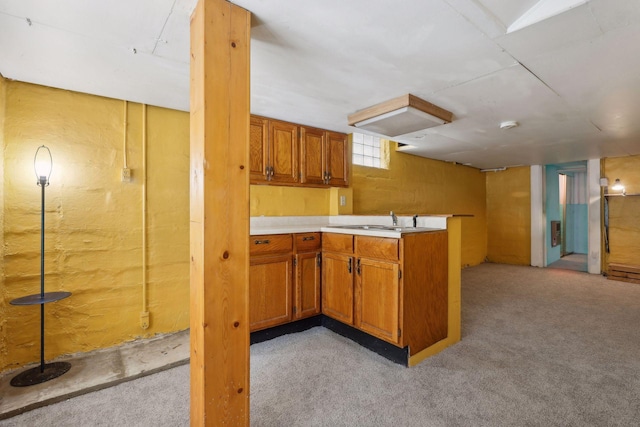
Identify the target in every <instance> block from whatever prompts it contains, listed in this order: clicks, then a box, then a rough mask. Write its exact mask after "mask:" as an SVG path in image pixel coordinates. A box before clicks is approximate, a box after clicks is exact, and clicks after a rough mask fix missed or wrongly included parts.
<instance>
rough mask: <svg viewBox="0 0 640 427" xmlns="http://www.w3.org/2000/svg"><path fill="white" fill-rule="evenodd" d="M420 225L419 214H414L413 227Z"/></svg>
mask: <svg viewBox="0 0 640 427" xmlns="http://www.w3.org/2000/svg"><path fill="white" fill-rule="evenodd" d="M417 226H418V215H414V216H413V228H416V227H417Z"/></svg>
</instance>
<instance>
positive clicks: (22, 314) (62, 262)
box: [0, 82, 189, 369]
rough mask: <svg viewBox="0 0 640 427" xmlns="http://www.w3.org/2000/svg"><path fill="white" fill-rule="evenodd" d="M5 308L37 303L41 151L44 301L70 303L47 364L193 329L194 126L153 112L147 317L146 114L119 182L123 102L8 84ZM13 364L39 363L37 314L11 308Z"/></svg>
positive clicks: (53, 315) (55, 311)
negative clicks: (46, 156)
mask: <svg viewBox="0 0 640 427" xmlns="http://www.w3.org/2000/svg"><path fill="white" fill-rule="evenodd" d="M5 99H6V102H5V111H6V113H5V127H4V129H5V132H4V158H3V160H4V165H5V169H4V181H3V190H4V209H3V213H4V216H5V221H4V234H3V237H4V243H5V248H6V250H5V254H4V268H5V271H4V279H5V283H4V286H3V289H5V293H4V295H3V300H4V301H5V302H7V301H9V300H11V299H13V298H17V297H20V296H23V295H28V294H33V293H37V292H39V260H40V250H39V238H40V224H39V212H40V199H39V194H40V193H39V190H40V189H39V187H38V186H36V183H35V177H34V175H33V155H34V153H35V150H36V148H37V147H38V146H39V145H41V144H46V145H47V146H48V147H49V148H50V149H51V152H52V156H53V161H54V168H53V172H52V174H51V184H50V186H49V187H47V190H46V191H47V201H46V257H45V261H46V267H45V269H46V290H47V291H57V290H66V291H70V292H72V296H71V297H70V298H68V299H65V300H63V301H60V302H57V303H52V304H48V305H47V306H46V313H47V314H46V329H47V333H46V350H47V351H46V358H47V359H49V358H52V357H55V356H57V355H60V354H66V353H74V352H80V351H88V350H92V349H95V348H100V347H107V346H111V345H115V344H118V343H121V342H123V341H127V340H131V339H134V338H136V337H140V336H151V335H154V334H156V333H161V332H169V331H176V330H182V329H186V328H187V327H188V324H189V321H188V319H189V313H188V309H189V191H188V188H189V116H188V114H187V113H184V112H177V111H170V110H165V109H161V108H152V107H149V108H148V110H147V120H148V123H147V135H148V149H147V159H148V160H147V161H148V185H147V189H148V197H147V200H148V213H147V230H146V233H147V241H148V250H147V259H148V269H147V271H148V292H147V298H148V310H149V312H150V314H151V324H150V328H149V329H147V330H143V329H141V328H140V312H141V310H142V298H143V294H142V268H141V265H142V250H141V245H142V243H141V242H142V224H141V223H142V185H141V184H142V177H143V174H142V170H141V165H142V158H141V152H142V142H141V138H142V106H141V105H139V104H130V105H129V113H128V121H129V126H128V131H127V135H128V150H127V152H128V158H129V167H130V168H131V169H132V176H133V180H132V182H130V183H123V182H121V179H120V174H121V169H122V165H123V111H124V102H123V101H119V100H113V99H107V98H101V97H96V96H91V95H86V94H81V93H76V92H69V91H63V90H57V89H51V88H47V87H42V86H36V85H30V84H26V83H20V82H6V97H5ZM5 314H6V317H5V316H3V319H6V323H5V325H4V330H5V335H6V340H7V341H6V342H7V346H6V347H7V351H8V355H10V357H8V358H7V359H6V360H5V361H4V363H3V364H2V365H1V366H0V369H6V368H12V367H16V366H20V365H23V364H25V363H26V362H32V361H35V360H37V359H38V354H39V344H38V342H39V340H38V337H39V326H38V325H39V323H38V322H39V310H37V308H35V307H14V306H7V307H6V310H5Z"/></svg>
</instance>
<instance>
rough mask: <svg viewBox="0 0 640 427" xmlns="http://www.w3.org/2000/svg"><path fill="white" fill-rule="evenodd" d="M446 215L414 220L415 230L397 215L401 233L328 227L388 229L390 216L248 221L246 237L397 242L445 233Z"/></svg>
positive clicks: (255, 219) (283, 218) (279, 218)
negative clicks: (333, 236)
mask: <svg viewBox="0 0 640 427" xmlns="http://www.w3.org/2000/svg"><path fill="white" fill-rule="evenodd" d="M448 216H450V215H434V216H420V217H418V218H417V226H418V228H416V229H414V228H413V227H412V223H413V217H412V216H408V215H398V226H399V228H401V230H395V229H393V230H386V229H369V230H365V229H361V228H335V227H331V226H348V225H364V224H367V225H384V226H389V227H390V226H391V225H392V223H391V217H390V216H376V215H335V216H294V217H292V216H289V217H251V229H250V234H251V235H252V236H260V235H265V234H288V233H311V232H325V233H342V234H357V235H361V236H377V237H394V238H400V237H402V235H403V234H407V233H419V232H432V231H439V230H446V228H447V217H448Z"/></svg>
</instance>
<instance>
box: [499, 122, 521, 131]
mask: <svg viewBox="0 0 640 427" xmlns="http://www.w3.org/2000/svg"><path fill="white" fill-rule="evenodd" d="M518 124H519V123H518V122H516V121H515V120H507V121H506V122H502V123H500V129H505V130H506V129H513V128H515V127H518Z"/></svg>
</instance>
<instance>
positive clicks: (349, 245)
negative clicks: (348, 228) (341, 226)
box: [322, 233, 353, 254]
mask: <svg viewBox="0 0 640 427" xmlns="http://www.w3.org/2000/svg"><path fill="white" fill-rule="evenodd" d="M322 250H323V251H333V252H343V253H348V254H352V253H353V235H352V234H339V233H324V234H323V236H322Z"/></svg>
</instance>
